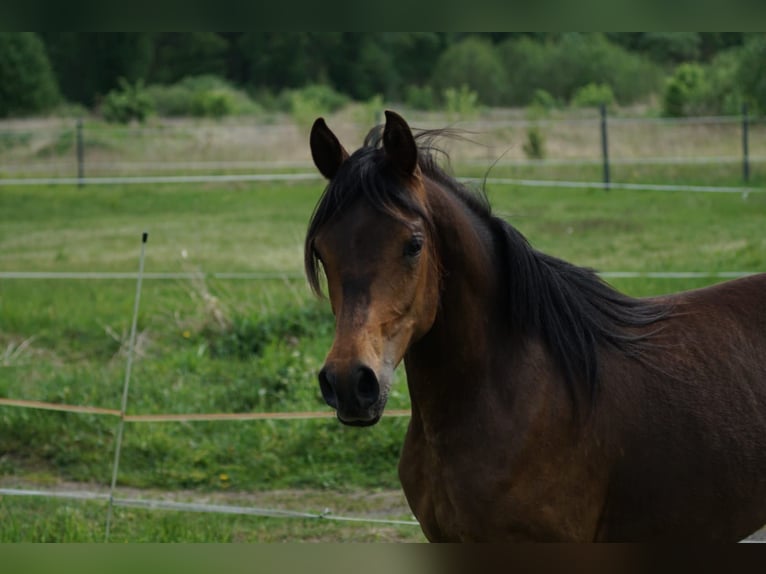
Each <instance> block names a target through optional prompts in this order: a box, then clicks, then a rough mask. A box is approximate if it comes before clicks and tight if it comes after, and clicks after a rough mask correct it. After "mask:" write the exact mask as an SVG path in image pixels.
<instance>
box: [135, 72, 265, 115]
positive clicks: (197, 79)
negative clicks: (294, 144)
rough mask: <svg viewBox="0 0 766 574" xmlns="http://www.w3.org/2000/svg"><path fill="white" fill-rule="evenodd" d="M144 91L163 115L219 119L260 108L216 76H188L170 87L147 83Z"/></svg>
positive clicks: (257, 111) (257, 110)
mask: <svg viewBox="0 0 766 574" xmlns="http://www.w3.org/2000/svg"><path fill="white" fill-rule="evenodd" d="M147 94H148V96H149V98H150V99H151V101H152V103H153V105H154V108H155V110H156V111H157V113H158V114H159V115H161V116H164V117H211V118H222V117H224V116H229V115H246V114H256V113H260V112H261V111H262V110H261V107H260V106H259V105H258V104H256V103H255V102H254V101H253V100H251V99H250V97H248V95H247V94H246V93H245V92H243V91H241V90H238V89H237V88H235V87H234V86H232V85H231V84H230V83H228V82H227V81H225V80H223V79H221V78H219V77H218V76H211V75H202V76H190V77H187V78H184V79H183V80H181V81H179V82H176V83H175V84H172V85H170V86H162V85H155V86H150V87H149V88H147Z"/></svg>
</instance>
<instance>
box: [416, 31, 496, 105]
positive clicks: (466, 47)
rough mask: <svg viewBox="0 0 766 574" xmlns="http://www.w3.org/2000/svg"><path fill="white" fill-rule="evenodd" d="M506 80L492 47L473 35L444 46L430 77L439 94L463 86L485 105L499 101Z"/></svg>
mask: <svg viewBox="0 0 766 574" xmlns="http://www.w3.org/2000/svg"><path fill="white" fill-rule="evenodd" d="M506 82H507V77H506V72H505V69H504V68H503V65H502V62H501V60H500V58H499V57H498V54H497V52H496V51H495V48H494V47H493V46H492V44H490V43H489V42H487V41H486V40H484V39H481V38H477V37H474V36H469V37H468V38H466V39H465V40H462V41H461V42H458V43H456V44H452V45H451V46H450V47H448V48H447V49H446V50H445V51H444V53H443V54H442V55H441V56H440V57H439V60H438V61H437V63H436V66H435V68H434V72H433V75H432V78H431V83H432V85H433V86H434V89H435V90H436V91H437V92H439V93H444V92H445V90H447V89H462V86H464V85H465V86H467V87H468V89H470V90H472V91H473V92H475V93H476V94H477V96H478V100H479V101H481V102H482V103H484V104H488V105H497V104H499V103H501V101H502V99H503V93H504V91H505V87H506Z"/></svg>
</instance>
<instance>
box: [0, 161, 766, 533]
mask: <svg viewBox="0 0 766 574" xmlns="http://www.w3.org/2000/svg"><path fill="white" fill-rule="evenodd" d="M453 157H454V155H453ZM487 167H488V164H487V165H484V166H481V165H478V166H477V165H476V164H471V165H462V166H461V165H460V164H459V163H456V166H455V168H454V171H455V172H456V174H457V175H460V176H466V177H468V176H476V177H481V176H482V175H483V174H484V173H486V170H487ZM546 170H547V171H543V168H542V167H540V166H513V165H502V164H499V165H498V166H496V167H495V168H494V169H493V170H492V173H491V175H492V176H493V177H495V176H496V177H516V178H527V177H540V178H544V179H557V178H566V177H577V178H579V179H582V180H591V181H598V179H599V174H600V171H599V170H600V168H599V166H598V165H594V166H584V167H583V166H577V167H571V166H570V167H567V166H563V167H559V168H550V167H547V168H546ZM572 170H576V172H575V173H572ZM613 180H615V181H617V180H619V181H626V182H627V181H652V182H654V183H694V184H702V185H738V184H740V181H739V166H737V165H724V166H720V165H718V166H709V167H708V166H703V167H700V166H675V167H673V166H640V167H635V166H634V167H630V168H628V167H619V168H615V171H614V172H613ZM762 184H763V175H762V174H761V173H760V172H759V171H758V170H756V171H755V172H754V174H753V181H752V182H751V185H762ZM322 185H323V184H322V182H321V181H320V180H316V181H305V182H295V183H264V182H259V183H234V184H225V185H223V184H214V183H206V184H195V185H179V184H167V185H159V184H158V185H111V186H96V185H94V186H86V187H83V188H76V187H68V186H29V187H2V188H0V271H36V272H63V271H117V272H135V271H136V270H137V268H138V254H139V250H140V237H141V233H142V232H143V231H147V232H148V233H149V241H148V244H147V247H146V268H145V270H146V271H147V272H150V273H152V272H157V273H159V272H199V275H198V276H196V277H195V278H194V279H169V280H162V279H147V280H145V282H144V284H143V290H142V295H141V306H140V312H139V319H138V329H137V341H136V359H135V363H134V365H133V372H132V378H131V387H130V394H129V399H128V408H127V412H128V414H151V413H178V414H184V413H243V412H245V413H246V412H293V411H323V410H324V411H327V410H328V409H329V408H328V407H327V406H326V405H324V403H323V401H322V399H321V397H320V394H319V389H318V385H317V384H316V372H317V371H318V369H319V367H320V366H321V364H322V361H323V358H324V354H325V353H326V351H327V350H328V348H329V345H330V341H331V340H332V334H333V320H332V315H331V313H330V311H329V306H328V304H327V302H326V301H322V300H317V299H316V298H314V296H313V295H311V294H310V293H309V291H308V288H307V286H306V283H305V281H304V279H303V278H302V276H301V268H302V259H303V236H304V233H305V229H306V225H307V222H308V219H309V217H310V215H311V212H312V209H313V206H314V204H315V202H316V200H317V199H318V197H319V194H320V192H321V189H322ZM486 192H487V194H488V196H489V199H490V201H491V203H492V205H493V208H494V211H495V212H496V213H497V214H498V215H501V216H503V217H505V218H506V219H508V220H509V221H510V222H511V223H513V224H514V225H515V226H516V227H517V228H518V229H519V230H520V231H521V232H522V233H524V234H525V235H526V236H527V238H528V239H529V240H530V242H531V243H532V244H533V245H534V246H535V247H537V248H538V249H540V250H543V251H546V252H548V253H550V254H553V255H556V256H558V257H561V258H564V259H567V260H569V261H571V262H574V263H577V264H579V265H584V266H589V267H593V268H596V269H598V270H601V271H764V270H766V193H750V194H740V193H732V194H714V193H693V192H683V191H678V192H658V191H620V190H611V191H604V190H601V189H556V188H545V187H540V188H526V187H518V186H510V185H497V184H491V183H490V184H487V186H486ZM216 272H240V273H264V274H273V275H270V276H269V278H262V279H257V280H256V279H216V278H213V277H211V276H210V275H208V274H210V273H216ZM282 274H284V276H280V275H282ZM713 281H715V279H711V278H699V279H685V280H677V279H648V278H638V279H635V278H633V279H614V280H610V282H611V283H612V284H613V285H614V286H615V287H617V288H619V289H621V290H623V291H626V292H628V293H630V294H632V295H635V296H650V295H655V294H660V293H667V292H671V291H677V290H681V289H690V288H696V287H701V286H703V285H706V284H710V283H712V282H713ZM134 295H135V281H133V280H115V279H101V280H82V279H68V280H65V279H11V278H6V279H0V397H6V398H14V399H27V400H37V401H47V402H54V403H66V404H74V405H90V406H98V407H103V408H111V409H119V405H120V399H121V394H122V385H123V379H124V376H125V357H126V351H127V341H128V333H129V329H130V321H131V313H132V309H133V302H134ZM408 404H409V403H408V395H407V389H406V381H405V377H404V375H403V373H402V372H401V369H400V370H399V371H398V377H397V380H396V382H395V388H394V391H393V393H392V395H391V398H390V401H389V408H391V409H406V408H407V407H408ZM406 425H407V419H406V418H384V419H383V420H382V421H381V423H380V424H378V425H376V426H375V427H372V428H367V429H356V428H347V427H344V426H342V425H340V424H338V423H337V422H336V421H335V420H334V419H332V418H327V419H318V420H291V421H281V420H269V421H215V422H179V423H169V422H163V423H130V424H127V426H126V428H125V435H124V444H123V448H122V457H121V464H120V473H119V479H118V491H119V490H120V489H122V491H128V490H130V491H131V492H140V493H149V494H151V493H154V494H157V495H162V496H174V497H180V498H182V499H200V498H205V499H209V500H216V501H221V500H228V501H232V502H233V503H243V504H253V503H254V501H255V503H264V504H267V505H271V506H272V507H279V508H294V509H300V510H304V511H316V512H321V511H322V510H323V509H324V508H325V507H330V508H332V509H333V511H334V512H336V513H340V512H345V513H347V514H350V515H360V516H376V517H387V518H395V519H411V516H410V515H409V511H408V509H407V507H406V504H405V503H404V501H403V498H402V496H401V492H400V490H399V483H398V479H397V475H396V463H397V459H398V453H399V449H400V445H401V442H402V440H403V435H404V432H405V429H406ZM116 429H117V420H116V419H115V418H114V417H103V416H97V415H87V414H86V415H83V414H74V413H60V412H51V411H43V410H35V409H21V408H12V407H5V406H0V486H26V487H30V486H31V487H51V488H54V487H62V488H63V487H64V486H67V487H71V486H72V485H80V487H82V488H88V489H91V490H100V491H103V489H104V488H105V487H106V486H108V484H109V481H110V478H111V465H112V458H113V453H114V440H115V432H116ZM103 520H104V504H103V502H82V501H61V500H50V499H39V498H32V499H22V498H15V497H11V496H4V497H2V499H0V541H3V542H11V541H54V540H55V541H98V540H100V539H101V536H102V532H103ZM422 539H423V538H422V534H420V531H419V529H418V528H417V527H410V526H379V525H349V524H343V523H331V522H329V521H311V520H297V519H278V518H259V517H250V516H248V517H239V516H238V517H231V516H218V515H205V514H193V513H177V512H172V511H158V510H154V511H147V510H137V509H130V510H129V509H116V511H115V521H114V527H113V536H112V540H114V541H144V540H153V541H276V540H357V541H373V540H411V541H416V540H422Z"/></svg>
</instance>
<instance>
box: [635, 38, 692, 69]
mask: <svg viewBox="0 0 766 574" xmlns="http://www.w3.org/2000/svg"><path fill="white" fill-rule="evenodd" d="M701 43H702V37H701V35H700V33H699V32H643V33H641V34H640V39H639V41H638V46H637V48H638V49H639V50H640V51H642V52H644V53H646V54H648V55H649V57H651V58H652V59H653V60H654V61H656V62H658V63H665V64H666V63H681V62H690V61H693V60H697V59H699V57H700V55H701V51H700V49H701Z"/></svg>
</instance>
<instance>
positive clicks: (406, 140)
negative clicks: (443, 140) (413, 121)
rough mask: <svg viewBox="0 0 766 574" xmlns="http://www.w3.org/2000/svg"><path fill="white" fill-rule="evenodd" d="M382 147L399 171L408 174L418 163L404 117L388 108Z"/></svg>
mask: <svg viewBox="0 0 766 574" xmlns="http://www.w3.org/2000/svg"><path fill="white" fill-rule="evenodd" d="M383 149H384V150H385V152H386V155H387V156H388V157H389V158H390V159H391V162H392V163H393V165H394V166H396V168H397V169H398V170H399V171H400V172H401V173H403V174H404V175H407V176H410V175H412V174H413V173H414V172H415V166H417V163H418V147H417V145H415V138H414V137H413V135H412V131H411V130H410V126H408V125H407V122H405V121H404V118H402V116H400V115H399V114H397V113H396V112H392V111H390V110H386V126H385V127H384V128H383Z"/></svg>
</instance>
